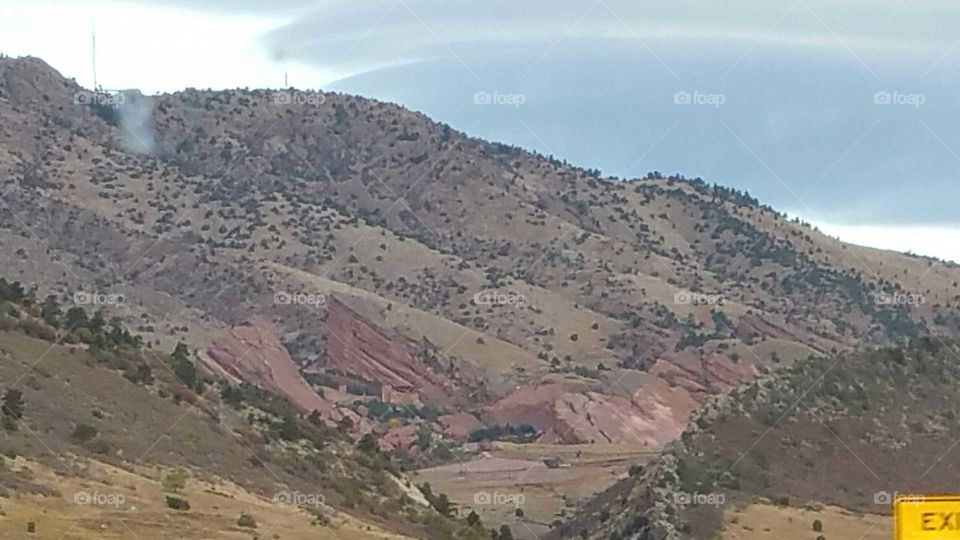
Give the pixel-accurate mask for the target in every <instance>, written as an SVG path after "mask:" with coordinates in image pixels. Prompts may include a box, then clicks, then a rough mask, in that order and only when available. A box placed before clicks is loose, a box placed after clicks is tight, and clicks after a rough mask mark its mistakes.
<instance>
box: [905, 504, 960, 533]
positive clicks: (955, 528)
mask: <svg viewBox="0 0 960 540" xmlns="http://www.w3.org/2000/svg"><path fill="white" fill-rule="evenodd" d="M893 517H894V520H895V527H896V534H897V536H896V539H897V540H960V495H898V496H897V498H896V499H894V501H893Z"/></svg>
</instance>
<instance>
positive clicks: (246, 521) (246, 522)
mask: <svg viewBox="0 0 960 540" xmlns="http://www.w3.org/2000/svg"><path fill="white" fill-rule="evenodd" d="M237 526H238V527H246V528H248V529H256V528H257V520H255V519H253V516H251V515H250V514H247V513H244V512H240V517H239V518H238V519H237Z"/></svg>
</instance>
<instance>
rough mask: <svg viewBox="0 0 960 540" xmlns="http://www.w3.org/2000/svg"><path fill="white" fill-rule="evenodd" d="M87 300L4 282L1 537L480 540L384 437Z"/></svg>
mask: <svg viewBox="0 0 960 540" xmlns="http://www.w3.org/2000/svg"><path fill="white" fill-rule="evenodd" d="M82 312H83V310H81V309H79V308H76V307H72V308H69V309H67V310H66V311H63V310H61V309H60V308H59V307H58V306H57V304H56V303H55V302H52V301H51V300H50V299H47V300H45V301H43V302H39V301H37V299H36V298H35V297H34V296H33V295H32V293H30V292H29V291H27V290H25V289H24V288H23V287H22V286H20V284H19V283H16V282H7V281H6V280H2V279H0V380H2V381H3V391H2V405H0V418H2V430H0V433H2V437H0V536H3V537H4V538H21V537H30V538H78V539H80V538H127V537H130V536H135V537H137V538H144V539H146V538H158V539H159V538H171V537H179V538H210V537H217V538H255V537H258V535H266V536H264V537H270V538H307V537H309V538H330V539H334V538H337V539H339V538H351V539H357V540H360V539H365V538H369V539H373V538H377V539H380V538H397V539H400V538H424V537H430V538H463V539H472V538H479V537H480V535H479V533H477V531H475V529H473V528H471V527H470V526H468V525H467V524H466V523H464V522H456V521H454V520H452V519H448V518H446V517H444V516H442V515H440V514H439V513H437V512H436V511H434V509H433V508H431V506H430V504H429V503H428V502H427V501H425V500H424V498H423V496H422V495H420V494H419V491H417V490H416V488H414V487H412V484H411V483H410V481H409V480H408V479H407V478H405V476H404V475H403V474H402V472H401V471H399V470H398V469H397V468H396V467H395V466H393V465H392V464H391V463H390V462H389V460H388V459H387V458H386V456H385V455H383V454H381V453H379V452H378V451H377V450H376V447H375V445H373V444H366V445H365V444H363V442H362V441H361V443H360V444H356V443H355V441H354V440H353V438H352V437H351V436H350V435H349V433H348V432H347V430H345V429H339V426H338V429H333V428H329V427H327V426H326V425H324V424H323V422H322V421H320V420H319V419H318V417H315V416H309V417H303V416H300V415H298V414H297V409H296V407H295V406H294V405H293V404H292V403H290V402H288V401H286V400H284V399H282V398H278V397H275V396H271V395H269V394H266V393H264V392H262V391H258V390H257V389H255V388H252V387H249V386H240V387H236V388H235V387H231V386H229V385H226V384H224V383H223V382H222V381H218V380H216V379H215V378H211V377H210V376H209V375H207V374H205V373H204V372H202V371H195V370H193V369H191V368H190V365H191V364H190V363H189V361H186V356H181V354H182V353H181V352H180V351H183V350H184V349H183V348H182V347H178V348H177V351H175V352H174V354H173V355H168V354H166V353H164V352H162V351H157V350H153V349H150V348H146V347H143V346H142V345H141V344H140V343H139V340H138V339H137V338H135V337H132V336H131V335H130V334H129V332H127V331H126V330H125V329H123V328H122V327H120V326H118V322H117V321H111V322H110V323H106V322H105V321H103V320H102V319H98V317H97V316H96V315H94V316H93V317H90V318H87V317H85V316H82V315H81V314H82ZM185 381H189V383H190V384H189V385H188V384H185ZM173 478H179V480H172V479H173ZM171 499H172V500H173V502H171ZM178 501H179V502H178ZM180 503H182V504H180ZM178 504H180V505H179V506H177V505H178ZM243 515H246V516H248V518H247V519H246V521H244V520H242V519H241V516H243ZM30 523H32V524H33V528H34V529H35V531H36V533H37V534H36V535H34V534H29V535H28V534H27V533H28V532H29V530H28V527H30V525H29V524H30ZM475 533H477V534H476V535H475Z"/></svg>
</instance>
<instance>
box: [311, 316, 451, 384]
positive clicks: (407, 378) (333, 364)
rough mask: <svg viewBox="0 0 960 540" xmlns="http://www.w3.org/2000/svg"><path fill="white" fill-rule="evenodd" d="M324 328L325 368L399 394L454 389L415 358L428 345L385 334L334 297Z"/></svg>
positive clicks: (446, 379) (448, 381) (441, 376)
mask: <svg viewBox="0 0 960 540" xmlns="http://www.w3.org/2000/svg"><path fill="white" fill-rule="evenodd" d="M327 330H328V334H327V367H330V368H335V369H338V370H340V371H341V372H343V373H345V374H349V375H353V376H356V377H359V378H362V379H365V380H367V381H370V382H375V383H380V384H382V385H384V386H385V387H389V389H390V391H396V392H400V393H417V394H419V395H420V396H424V397H428V398H434V399H436V398H441V397H442V396H444V395H448V394H449V393H451V392H453V391H454V390H455V388H454V387H453V384H452V382H451V381H450V380H449V379H448V378H447V377H446V376H445V375H443V374H441V373H439V372H437V371H436V370H434V369H433V368H431V367H430V366H427V365H426V364H425V363H424V362H423V361H421V360H420V358H418V354H417V353H418V352H421V351H424V352H426V350H427V349H429V345H428V344H418V343H417V342H415V341H413V340H411V339H409V338H407V337H405V336H402V335H399V334H388V333H387V332H385V331H384V330H381V329H380V328H378V327H376V326H375V325H374V324H373V323H371V322H369V321H368V320H367V319H365V318H363V317H362V316H360V315H359V314H358V313H357V312H355V311H354V310H352V309H351V308H350V307H348V306H347V305H346V304H344V303H342V302H340V301H339V300H337V299H335V298H333V299H331V300H330V302H329V304H328V312H327ZM388 393H389V391H388ZM391 395H393V394H391ZM407 399H409V397H408V398H407ZM441 399H442V398H441Z"/></svg>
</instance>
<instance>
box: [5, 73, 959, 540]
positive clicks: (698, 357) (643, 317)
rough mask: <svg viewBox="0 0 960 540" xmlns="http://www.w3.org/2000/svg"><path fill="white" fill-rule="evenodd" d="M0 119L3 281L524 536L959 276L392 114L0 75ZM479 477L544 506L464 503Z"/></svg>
mask: <svg viewBox="0 0 960 540" xmlns="http://www.w3.org/2000/svg"><path fill="white" fill-rule="evenodd" d="M0 117H2V118H3V119H4V121H3V122H2V123H0V171H2V174H0V178H2V184H0V194H2V198H0V246H2V249H3V250H4V252H5V253H8V254H10V255H9V256H8V257H5V258H4V259H3V261H2V265H0V273H2V275H6V276H7V277H8V278H10V279H18V280H22V281H24V282H28V283H31V284H35V285H36V286H37V288H38V289H39V290H40V291H42V292H43V294H53V295H55V296H56V297H57V298H59V299H60V300H61V301H68V302H73V303H79V304H81V305H83V306H85V307H87V308H89V309H98V308H102V309H104V310H105V311H106V312H108V313H109V315H110V316H117V317H120V318H121V320H122V321H123V322H124V323H125V324H126V325H127V326H128V327H129V328H130V329H131V331H133V332H134V333H135V334H137V335H139V336H141V337H142V338H143V339H144V340H145V341H146V343H147V344H148V345H149V346H151V347H155V348H159V349H162V350H167V351H169V350H173V348H174V347H175V346H176V344H177V343H179V342H183V343H184V344H186V345H188V346H189V349H190V350H193V351H197V352H196V354H195V357H194V358H193V360H194V361H195V362H196V363H197V364H198V365H199V366H202V368H203V369H204V370H205V371H207V372H209V373H210V376H211V377H213V378H214V379H217V380H223V381H228V382H229V383H231V384H234V385H237V384H240V383H247V384H250V385H254V386H257V387H259V388H262V389H265V390H268V391H270V392H272V393H274V394H277V395H282V396H284V397H285V398H286V399H288V400H290V401H291V402H292V403H294V404H296V405H297V406H298V407H299V409H300V413H301V414H302V415H308V414H310V413H312V412H314V411H318V414H319V415H320V417H321V418H322V419H323V421H324V422H325V423H327V425H330V426H333V425H336V424H337V423H339V422H341V420H342V419H343V418H349V419H350V424H351V426H352V427H351V430H352V434H353V436H354V437H362V436H363V435H364V434H366V433H371V434H372V436H373V437H375V438H376V439H377V444H378V446H379V448H380V450H381V451H383V452H386V453H387V454H389V455H391V456H392V457H393V458H394V459H395V460H397V461H398V462H400V463H402V464H403V466H404V467H406V468H409V469H410V470H413V469H416V470H417V472H416V474H417V475H420V476H422V477H423V478H433V479H434V481H435V482H436V481H437V480H436V479H437V478H440V479H441V481H443V478H449V475H444V474H442V473H443V471H445V470H448V469H444V467H446V468H449V467H455V468H457V469H458V470H459V474H461V475H462V476H463V477H464V478H466V479H467V480H466V481H465V483H464V484H462V485H461V484H456V483H453V482H452V480H447V481H445V484H444V485H443V486H440V488H439V489H440V490H441V491H444V492H446V491H450V492H451V494H450V497H451V498H452V500H454V502H456V503H458V504H459V505H460V508H461V510H462V511H464V512H467V511H469V510H475V511H477V512H478V513H479V514H480V515H481V516H482V517H483V519H484V522H485V523H486V524H488V525H489V524H491V520H496V521H494V523H499V522H506V523H509V524H511V525H512V527H513V529H514V532H518V529H524V531H520V534H523V533H524V532H530V533H531V534H542V533H543V532H546V531H547V530H548V529H550V528H551V527H555V526H556V523H555V521H557V520H560V521H562V520H563V518H564V517H565V516H566V515H567V514H568V512H570V511H572V509H573V508H574V507H576V505H578V504H581V503H583V502H585V500H586V499H587V498H588V497H589V496H591V495H593V494H594V493H598V492H601V491H603V490H604V489H605V488H608V487H610V485H611V484H613V483H614V482H615V481H616V480H617V479H618V478H620V477H622V476H625V475H626V469H627V467H628V466H629V463H631V462H634V461H637V460H640V461H643V460H647V459H650V458H651V456H653V455H655V454H656V453H657V452H659V451H660V449H661V448H662V447H663V446H664V445H665V444H667V443H669V442H670V441H672V440H674V439H676V438H677V437H678V436H680V434H681V433H682V432H683V431H684V429H685V428H686V426H687V423H688V420H689V416H690V414H691V413H692V411H694V410H695V409H696V408H697V406H698V404H699V403H702V402H703V401H704V400H706V399H708V398H709V397H710V396H713V395H718V394H722V393H724V392H726V391H728V390H730V389H732V388H735V387H737V386H738V385H741V384H744V383H749V382H750V381H752V380H754V379H756V378H757V377H765V376H769V375H770V374H774V373H777V372H780V371H781V370H784V369H789V367H790V366H791V365H793V364H794V363H795V362H797V361H798V360H803V359H807V358H809V357H813V358H814V359H819V361H827V360H826V359H828V358H830V357H831V355H832V354H839V353H842V352H844V351H849V350H853V349H855V348H858V347H861V346H863V345H865V344H877V345H880V344H890V345H894V344H903V343H905V342H907V341H908V340H911V339H915V338H918V337H922V336H927V335H951V334H955V333H956V331H957V329H958V327H960V319H958V318H957V308H958V302H960V296H958V294H960V288H958V279H960V269H958V268H957V267H956V265H953V264H948V263H944V262H941V261H936V260H933V259H928V258H921V257H915V256H910V255H903V254H899V253H893V252H887V251H881V250H875V249H869V248H863V247H859V246H853V245H849V244H844V243H842V242H839V241H837V240H835V239H832V238H829V237H827V236H825V235H823V234H821V233H819V232H818V231H816V230H814V229H812V228H811V227H809V226H807V225H805V224H803V223H801V222H799V221H798V220H795V219H794V220H789V219H788V218H787V216H785V215H783V214H780V213H778V212H776V211H775V210H773V209H771V208H768V207H765V206H763V205H762V204H760V203H759V202H758V201H756V200H755V199H753V198H752V197H750V196H749V195H748V194H746V193H742V192H738V191H736V190H732V189H729V188H724V187H721V186H715V185H708V184H707V183H705V182H703V181H702V180H699V179H685V178H683V177H680V176H672V177H663V175H661V174H660V173H656V172H654V173H650V174H649V175H647V177H645V178H641V179H615V178H604V177H602V175H601V174H600V173H599V172H598V171H588V170H583V169H580V168H577V167H573V166H570V165H568V164H566V163H563V162H561V161H558V160H556V159H554V158H551V157H545V156H540V155H536V154H531V153H529V152H525V151H523V150H521V149H518V148H513V147H508V146H504V145H500V144H496V143H490V142H486V141H482V140H479V139H475V138H471V137H468V136H466V135H465V134H463V133H460V132H457V131H456V130H453V129H451V128H450V127H449V126H445V125H443V124H439V123H436V122H434V121H432V120H430V119H429V118H427V117H425V116H423V115H422V114H419V113H416V112H413V111H409V110H406V109H404V108H402V107H399V106H396V105H393V104H388V103H382V102H377V101H373V100H368V99H364V98H360V97H356V96H349V95H343V94H334V93H323V92H312V91H303V90H296V89H286V90H232V91H200V90H193V89H189V90H185V91H183V92H177V93H174V94H164V95H158V96H143V95H140V94H139V93H137V92H135V91H127V92H110V93H107V92H92V91H89V90H86V89H83V88H81V87H79V86H78V85H77V84H76V83H74V82H73V81H70V80H66V79H64V78H63V77H62V76H60V75H59V74H58V73H57V72H56V71H55V70H53V69H51V68H50V67H49V66H47V65H46V64H45V63H43V62H42V61H41V60H39V59H35V58H19V59H12V58H4V59H2V60H0ZM311 390H313V392H311ZM572 448H577V452H575V453H571V452H570V449H572ZM558 459H560V460H564V461H566V463H565V464H564V465H568V466H569V468H567V467H562V468H561V467H550V466H544V465H543V462H544V461H549V462H550V463H551V464H553V465H556V464H557V460H558ZM517 467H519V468H520V469H519V470H521V471H528V472H529V475H528V473H527V472H524V473H523V474H522V475H521V474H517V473H515V470H516V468H517ZM480 470H484V471H488V470H492V471H496V472H497V474H498V475H499V476H498V480H497V481H498V482H501V484H498V486H500V487H502V488H503V489H504V490H512V491H511V492H517V491H519V492H524V493H526V494H528V495H530V496H531V498H533V497H534V496H536V499H537V500H538V501H539V502H538V503H537V504H536V505H531V507H528V508H527V509H526V510H525V515H526V517H519V516H515V515H514V512H513V509H512V508H508V507H497V505H478V504H475V500H474V495H475V494H476V493H477V490H478V489H479V488H478V487H477V486H478V485H483V484H482V482H481V480H482V478H480V476H482V475H480V476H478V474H479V473H477V474H475V472H474V471H480ZM474 480H476V481H477V482H481V483H480V484H475V483H473V482H474ZM587 480H589V481H587ZM488 485H489V484H488ZM545 486H546V487H545ZM434 487H436V486H434ZM454 491H455V492H456V493H454ZM533 506H535V507H533Z"/></svg>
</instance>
